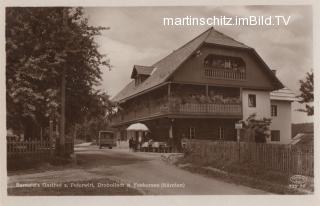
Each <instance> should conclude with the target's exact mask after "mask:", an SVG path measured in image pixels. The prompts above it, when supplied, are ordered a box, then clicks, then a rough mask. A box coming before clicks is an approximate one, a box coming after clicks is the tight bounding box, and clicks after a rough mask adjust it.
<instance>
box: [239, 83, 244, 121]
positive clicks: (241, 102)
mask: <svg viewBox="0 0 320 206" xmlns="http://www.w3.org/2000/svg"><path fill="white" fill-rule="evenodd" d="M239 92H240V110H241V116H242V118H243V109H242V107H243V106H242V104H243V101H242V87H240V90H239Z"/></svg>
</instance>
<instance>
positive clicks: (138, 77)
mask: <svg viewBox="0 0 320 206" xmlns="http://www.w3.org/2000/svg"><path fill="white" fill-rule="evenodd" d="M153 69H154V67H149V66H139V65H134V67H133V70H132V73H131V78H132V79H134V80H135V86H138V85H139V84H141V83H142V82H144V81H145V80H146V79H147V78H148V77H149V76H150V75H151V73H152V70H153Z"/></svg>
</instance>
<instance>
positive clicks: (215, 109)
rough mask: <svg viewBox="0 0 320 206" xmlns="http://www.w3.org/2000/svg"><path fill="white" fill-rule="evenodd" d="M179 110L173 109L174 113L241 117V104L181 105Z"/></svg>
mask: <svg viewBox="0 0 320 206" xmlns="http://www.w3.org/2000/svg"><path fill="white" fill-rule="evenodd" d="M177 109H178V110H176V108H172V111H173V112H179V113H207V114H221V115H228V114H232V115H234V114H235V115H241V104H192V103H187V104H180V105H178V108H177Z"/></svg>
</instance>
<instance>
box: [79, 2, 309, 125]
mask: <svg viewBox="0 0 320 206" xmlns="http://www.w3.org/2000/svg"><path fill="white" fill-rule="evenodd" d="M85 15H86V16H87V17H88V20H89V24H90V25H93V26H104V27H110V29H108V30H105V31H103V32H102V35H101V36H98V37H96V42H97V43H98V45H99V46H100V48H99V50H100V52H101V53H102V54H106V55H107V56H108V58H109V59H110V61H111V64H112V69H111V70H108V69H105V70H104V73H103V81H102V84H101V86H100V87H101V89H102V90H105V91H106V92H107V93H108V94H109V95H111V96H114V95H115V94H116V93H117V92H119V91H120V90H121V89H122V88H123V87H124V86H125V85H126V84H127V83H128V82H130V75H131V71H132V68H133V65H135V64H137V65H145V66H149V65H152V64H154V63H155V62H157V61H158V60H160V59H161V58H163V57H165V56H166V55H168V54H169V53H171V52H172V51H173V50H175V49H177V48H178V47H180V46H182V45H183V44H185V43H186V42H188V41H190V40H191V39H193V38H194V37H196V36H197V35H199V34H200V33H202V32H203V31H205V30H206V29H208V28H209V26H207V25H206V26H163V18H164V17H173V18H175V17H181V18H182V17H186V16H192V17H205V18H206V17H213V16H216V17H220V16H227V17H234V16H238V17H240V16H249V15H254V16H274V15H281V16H286V17H288V16H290V22H289V24H288V25H287V26H286V25H284V24H282V25H280V26H217V25H216V26H214V27H215V29H216V30H218V31H220V32H222V33H224V34H226V35H228V36H230V37H232V38H234V39H236V40H237V41H240V42H242V43H244V44H246V45H248V46H250V47H253V48H254V49H255V50H256V51H257V52H258V54H259V55H260V56H261V57H262V58H263V60H264V61H265V62H266V63H267V65H268V66H269V67H270V68H271V69H275V70H277V76H278V78H279V79H280V81H281V82H282V83H283V84H284V85H285V86H286V87H288V88H289V89H291V90H292V91H293V92H295V93H296V94H297V95H298V94H299V80H300V79H303V78H304V77H305V74H306V72H308V71H311V69H312V65H313V48H312V44H313V39H312V32H313V30H312V24H313V23H312V16H313V15H312V8H311V7H310V6H210V7H99V8H98V7H90V8H85ZM301 107H303V106H302V105H300V104H298V103H293V113H292V122H293V123H298V122H312V117H308V116H307V115H305V114H304V113H302V112H297V111H296V109H298V108H301Z"/></svg>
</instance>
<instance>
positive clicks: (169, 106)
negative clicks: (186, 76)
mask: <svg viewBox="0 0 320 206" xmlns="http://www.w3.org/2000/svg"><path fill="white" fill-rule="evenodd" d="M170 96H171V83H170V82H169V84H168V112H170V111H171V102H170Z"/></svg>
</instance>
